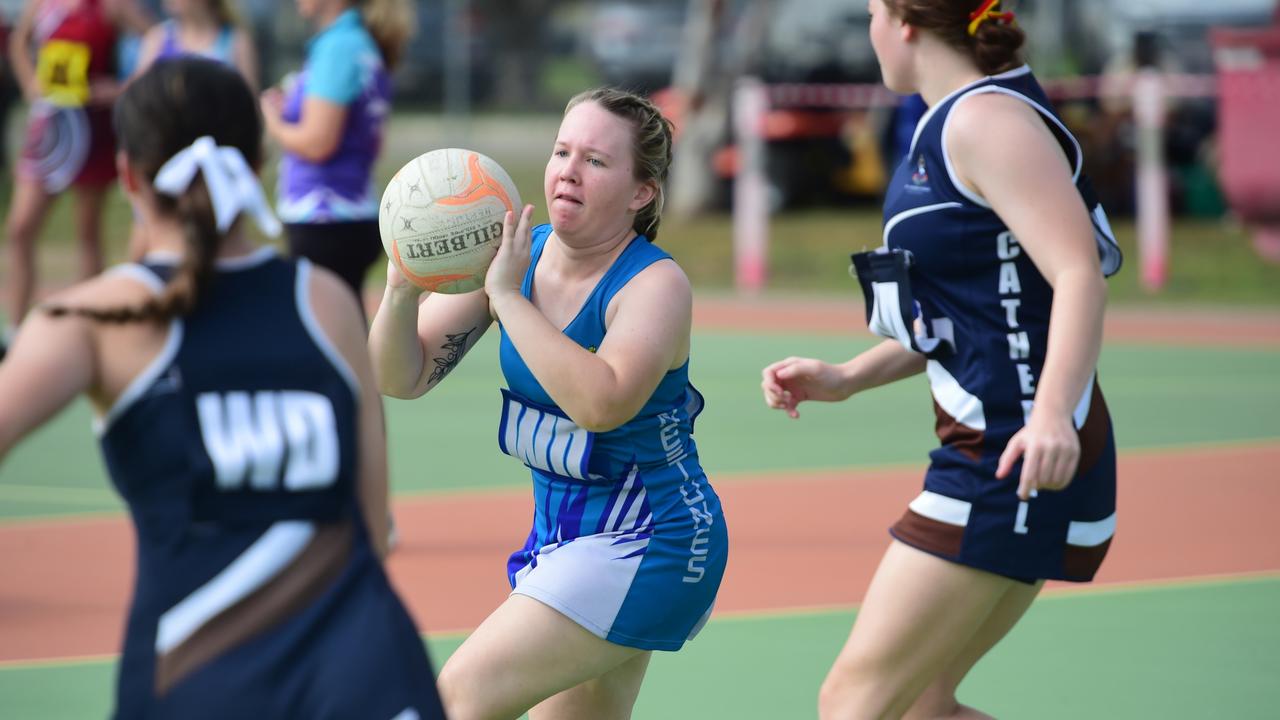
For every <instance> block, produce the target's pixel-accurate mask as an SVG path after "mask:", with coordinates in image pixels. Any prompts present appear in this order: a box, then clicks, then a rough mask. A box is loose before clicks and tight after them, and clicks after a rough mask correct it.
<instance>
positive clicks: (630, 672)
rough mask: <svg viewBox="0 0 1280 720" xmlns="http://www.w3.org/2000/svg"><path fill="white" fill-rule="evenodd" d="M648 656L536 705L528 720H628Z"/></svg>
mask: <svg viewBox="0 0 1280 720" xmlns="http://www.w3.org/2000/svg"><path fill="white" fill-rule="evenodd" d="M650 655H651V653H647V652H645V653H641V654H639V655H636V656H635V657H633V658H631V659H630V660H628V661H626V662H624V663H623V664H621V665H619V666H618V667H616V668H614V669H613V670H610V671H609V672H607V673H605V674H604V675H601V676H600V677H598V678H596V679H594V680H587V681H586V682H583V683H579V684H577V685H575V686H573V687H571V688H569V689H568V690H564V691H562V692H559V693H557V694H555V695H552V696H551V697H549V698H547V699H546V700H543V701H542V702H540V703H538V705H537V707H535V708H533V709H532V710H530V711H529V720H629V718H630V717H631V708H632V707H633V706H634V705H635V704H636V697H638V696H639V695H640V683H641V682H643V681H644V673H645V670H647V669H648V668H649V657H650Z"/></svg>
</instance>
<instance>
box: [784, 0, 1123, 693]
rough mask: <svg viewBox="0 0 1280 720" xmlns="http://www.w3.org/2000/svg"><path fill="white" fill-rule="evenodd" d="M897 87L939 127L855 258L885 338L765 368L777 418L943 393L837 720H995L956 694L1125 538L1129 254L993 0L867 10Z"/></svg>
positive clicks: (849, 661) (872, 596) (847, 655)
mask: <svg viewBox="0 0 1280 720" xmlns="http://www.w3.org/2000/svg"><path fill="white" fill-rule="evenodd" d="M870 8H871V15H872V17H871V40H872V44H873V45H874V47H875V50H876V55H877V57H878V58H879V60H880V66H881V70H882V71H883V73H884V79H885V84H886V85H888V86H889V88H890V89H891V90H894V91H896V92H901V93H915V92H918V93H920V94H921V95H922V96H923V97H924V99H925V101H926V102H927V103H928V104H929V110H928V112H927V113H926V114H925V115H924V117H923V118H922V119H921V120H920V123H919V125H918V126H917V128H916V132H915V137H914V139H913V141H912V146H911V152H910V153H909V155H908V156H907V158H906V159H905V160H904V162H903V164H902V166H901V167H900V168H899V169H898V171H897V173H896V174H895V175H894V177H893V180H892V181H891V185H890V187H889V189H888V195H887V198H886V207H885V220H886V222H885V231H884V246H883V247H882V248H880V249H879V250H878V251H875V252H871V253H863V254H859V255H856V256H854V267H855V269H856V270H857V273H858V278H859V281H860V282H861V284H862V285H863V292H864V294H865V295H866V297H867V304H868V313H867V317H868V323H869V325H870V327H871V329H872V330H873V331H874V332H875V333H877V334H879V335H883V336H885V337H888V338H891V339H890V340H888V341H886V342H883V343H881V344H880V345H878V346H877V347H875V348H872V349H871V350H868V351H866V352H864V353H862V354H861V355H858V356H857V357H855V358H853V359H852V360H849V361H848V362H845V363H843V364H840V365H832V364H828V363H825V362H820V361H818V360H812V359H802V358H789V359H787V360H783V361H781V362H778V363H775V364H773V365H770V366H769V367H767V368H765V370H764V380H763V383H762V384H763V388H764V396H765V401H766V402H767V403H768V405H769V406H770V407H774V408H778V409H780V410H783V411H785V412H787V413H788V414H789V415H790V416H791V417H797V416H798V413H797V406H798V405H799V404H800V403H801V402H803V401H805V400H822V401H839V400H845V399H847V398H849V397H850V396H851V395H853V394H855V393H858V392H862V391H864V390H868V389H870V388H873V387H877V386H880V385H884V384H886V383H890V382H893V381H896V380H901V379H903V378H906V377H910V376H913V375H917V374H919V373H921V372H925V373H927V374H928V378H929V385H930V388H931V390H932V394H933V400H934V406H935V410H936V414H937V430H938V435H939V438H940V440H941V443H942V445H941V447H939V448H938V449H937V450H935V451H933V452H932V453H931V460H932V462H931V464H930V466H929V470H928V472H927V473H926V475H925V488H924V492H923V493H921V495H920V496H919V497H917V498H916V499H915V500H914V501H913V502H912V503H911V504H910V507H909V509H908V510H907V512H906V514H905V515H904V516H903V517H902V519H901V520H899V521H898V522H897V524H895V525H894V526H893V529H892V535H893V537H894V540H893V541H892V543H891V545H890V547H889V549H888V551H887V552H886V554H885V556H884V559H883V561H882V562H881V564H880V567H879V569H878V570H877V571H876V574H875V577H874V579H873V580H872V582H871V586H870V588H869V589H868V590H867V594H866V599H865V601H864V603H863V605H862V609H861V610H860V611H859V613H858V618H857V622H856V623H855V625H854V628H853V632H852V633H851V635H850V637H849V641H848V643H847V644H846V645H845V648H844V650H843V651H842V652H841V654H840V656H839V658H838V659H837V660H836V662H835V666H834V667H833V668H832V669H831V672H830V674H829V675H828V677H827V680H826V682H825V683H824V685H823V687H822V692H821V695H820V698H819V706H820V710H821V715H822V717H824V718H863V717H867V718H872V717H875V718H879V717H902V716H904V715H905V716H909V717H917V718H926V717H928V718H938V717H965V718H974V717H986V716H985V715H982V714H981V713H979V712H978V711H976V710H973V709H972V708H968V707H965V706H962V705H960V704H959V703H958V702H957V701H956V694H955V693H956V688H957V686H959V684H960V681H961V680H963V679H964V677H965V675H966V674H967V673H968V672H969V669H970V668H971V667H973V665H974V663H976V662H977V661H978V660H979V659H980V658H981V657H982V656H983V655H984V654H985V653H986V652H987V651H988V650H990V649H991V647H992V646H994V645H995V644H996V643H997V642H998V641H999V640H1000V639H1001V638H1003V637H1004V635H1005V634H1006V633H1007V632H1008V631H1009V630H1010V629H1011V628H1012V627H1013V625H1014V624H1015V623H1016V622H1017V621H1018V619H1019V618H1020V617H1021V616H1022V614H1023V613H1024V612H1025V611H1026V609H1027V607H1028V606H1029V605H1030V604H1031V601H1032V599H1034V598H1035V596H1036V593H1037V592H1038V591H1039V590H1040V587H1041V585H1042V584H1043V581H1044V580H1045V579H1062V580H1074V581H1088V580H1091V579H1092V578H1093V575H1094V573H1095V572H1096V570H1097V568H1098V566H1099V564H1100V563H1101V561H1102V558H1103V555H1105V554H1106V551H1107V547H1108V545H1109V543H1110V539H1111V536H1112V534H1113V533H1114V530H1115V482H1116V475H1115V444H1114V441H1113V439H1112V434H1111V422H1110V418H1109V416H1108V414H1107V409H1106V404H1105V403H1104V401H1103V398H1102V393H1101V391H1100V390H1099V387H1098V382H1097V378H1096V372H1095V369H1094V368H1095V365H1096V363H1097V360H1098V353H1099V346H1100V344H1101V337H1102V314H1103V306H1104V304H1105V299H1106V286H1105V281H1104V276H1105V275H1110V274H1111V273H1113V272H1115V271H1116V270H1117V269H1118V268H1119V264H1120V254H1119V251H1118V249H1117V248H1116V246H1115V241H1114V239H1113V238H1112V236H1111V232H1110V229H1109V227H1108V225H1107V221H1106V216H1105V215H1104V214H1103V212H1102V210H1101V208H1100V207H1099V206H1098V204H1097V202H1096V200H1095V199H1094V197H1093V193H1092V191H1091V190H1090V188H1089V185H1088V183H1087V181H1086V180H1085V179H1084V178H1083V176H1082V175H1081V164H1082V158H1081V156H1080V146H1079V145H1078V144H1077V143H1076V141H1075V139H1074V138H1073V137H1072V136H1071V134H1070V133H1069V132H1067V130H1066V128H1065V127H1064V126H1063V124H1062V123H1061V122H1060V121H1059V120H1058V118H1057V117H1056V116H1055V115H1054V113H1053V111H1052V110H1051V109H1050V107H1049V102H1048V99H1047V98H1046V97H1045V94H1044V92H1043V91H1042V90H1041V89H1040V86H1039V85H1038V84H1037V83H1036V81H1035V79H1034V78H1033V77H1032V75H1031V71H1030V70H1029V69H1028V68H1027V67H1026V66H1025V65H1021V64H1020V62H1019V61H1018V60H1017V56H1018V50H1019V48H1020V46H1021V44H1022V41H1023V35H1022V32H1021V31H1020V30H1019V29H1018V28H1017V27H1016V26H1015V25H1014V24H1013V17H1012V13H1002V12H999V10H1000V8H999V3H998V2H997V1H996V0H986V1H984V2H979V1H978V0H871V3H870Z"/></svg>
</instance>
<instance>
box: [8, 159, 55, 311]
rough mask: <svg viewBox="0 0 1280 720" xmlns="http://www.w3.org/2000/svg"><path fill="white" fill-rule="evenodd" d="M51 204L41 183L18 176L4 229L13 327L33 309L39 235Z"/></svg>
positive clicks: (51, 197) (9, 302)
mask: <svg viewBox="0 0 1280 720" xmlns="http://www.w3.org/2000/svg"><path fill="white" fill-rule="evenodd" d="M51 204H53V196H51V195H49V193H47V192H45V191H44V188H43V187H42V186H41V185H40V184H39V183H38V182H35V181H32V180H28V179H26V178H22V177H17V178H15V181H14V186H13V202H12V204H11V205H10V207H9V219H8V221H7V222H6V223H5V232H6V234H7V235H8V236H9V248H8V253H7V254H8V256H9V263H8V265H9V277H8V280H7V282H6V283H5V284H6V285H7V286H8V288H9V291H8V293H7V295H8V297H7V298H6V300H7V301H8V308H7V310H8V313H9V317H8V321H9V323H10V324H11V325H14V326H16V325H18V324H19V323H21V322H22V318H24V317H25V316H26V314H27V311H28V310H29V309H31V297H32V295H33V294H34V292H35V286H36V256H35V246H36V238H37V237H39V235H40V227H41V226H42V225H43V224H44V218H45V214H46V213H48V211H49V206H50V205H51Z"/></svg>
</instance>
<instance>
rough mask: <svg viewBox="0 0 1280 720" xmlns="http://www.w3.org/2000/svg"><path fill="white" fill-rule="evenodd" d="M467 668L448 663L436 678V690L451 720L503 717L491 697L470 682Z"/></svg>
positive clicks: (493, 719) (484, 719)
mask: <svg viewBox="0 0 1280 720" xmlns="http://www.w3.org/2000/svg"><path fill="white" fill-rule="evenodd" d="M470 677H471V676H470V674H468V673H467V672H466V668H461V669H460V668H459V667H458V665H457V664H456V663H455V664H449V663H446V664H445V666H444V668H442V669H441V670H440V675H439V677H437V678H436V689H437V690H439V692H440V702H441V704H443V705H444V710H445V715H446V716H447V717H448V718H449V720H497V719H498V718H500V717H501V714H500V713H497V712H496V710H495V708H494V707H493V704H492V703H491V702H490V699H491V696H490V694H487V693H485V692H483V691H481V689H480V688H478V687H476V684H475V683H474V682H471V681H470V680H469V678H470Z"/></svg>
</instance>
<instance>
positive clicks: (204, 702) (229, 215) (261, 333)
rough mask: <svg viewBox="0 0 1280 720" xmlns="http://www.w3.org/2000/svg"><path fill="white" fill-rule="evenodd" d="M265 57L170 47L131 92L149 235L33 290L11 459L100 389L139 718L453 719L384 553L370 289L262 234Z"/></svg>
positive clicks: (133, 712) (122, 103) (8, 443)
mask: <svg viewBox="0 0 1280 720" xmlns="http://www.w3.org/2000/svg"><path fill="white" fill-rule="evenodd" d="M255 105H256V98H255V96H254V93H253V92H252V91H251V90H250V89H249V87H248V86H247V85H246V84H245V81H244V79H243V78H241V77H240V75H238V74H237V73H236V72H234V71H233V70H231V69H229V68H227V67H226V66H225V65H222V64H220V63H216V62H213V61H210V60H204V59H196V58H179V59H174V60H168V61H165V62H161V63H156V64H155V65H153V66H152V67H151V69H150V70H148V71H147V72H145V73H144V74H143V75H141V76H140V77H138V78H136V79H135V80H134V81H133V82H132V83H130V85H129V86H128V88H127V89H126V90H125V92H124V94H123V95H122V96H121V98H120V100H119V101H118V102H117V104H116V106H115V124H116V127H117V128H119V131H120V148H121V159H120V167H121V173H120V176H121V181H122V185H123V186H124V189H125V191H126V192H127V193H128V195H129V196H130V199H131V200H133V201H134V204H135V207H137V208H138V211H139V213H140V214H141V215H142V216H143V217H144V219H145V220H146V222H147V225H148V227H149V228H150V231H149V232H148V233H147V234H146V242H147V248H146V251H147V252H146V255H145V256H144V258H143V260H142V261H141V262H139V263H130V264H126V265H122V266H118V267H117V268H114V269H113V270H112V271H111V272H108V273H105V274H103V275H100V276H99V277H96V278H94V279H92V280H89V281H87V282H84V283H80V284H78V285H76V286H74V287H72V288H70V289H68V290H65V291H63V292H61V293H59V294H58V295H56V296H54V297H53V298H51V299H50V300H49V301H48V302H47V303H45V304H43V305H42V306H40V308H38V309H37V310H35V311H33V312H32V314H31V317H30V319H29V320H28V322H29V323H30V324H29V325H28V326H27V327H25V328H24V329H23V332H22V334H20V335H19V336H18V341H17V343H16V344H15V345H14V346H13V348H12V351H11V352H10V354H9V357H8V358H7V359H6V360H5V362H4V363H0V396H2V397H4V398H5V399H6V401H5V402H3V403H0V458H3V456H4V455H5V453H6V452H7V451H8V450H9V449H10V448H11V447H12V446H13V445H14V444H15V443H16V442H17V441H18V440H19V439H20V438H21V437H22V436H23V435H25V434H26V433H28V432H30V431H31V430H33V429H34V428H35V427H37V426H39V425H40V424H42V423H43V422H45V421H46V420H48V419H49V418H51V417H52V416H53V415H55V414H56V413H57V412H58V411H59V410H60V409H62V408H63V407H65V406H66V405H67V404H69V403H70V402H71V401H72V400H74V399H75V398H76V397H77V396H78V395H80V394H81V393H83V394H85V395H86V396H87V398H88V399H89V401H90V402H91V404H92V405H93V407H94V410H95V413H96V415H97V419H96V422H95V430H96V432H97V435H98V439H99V442H100V444H101V448H102V455H103V459H104V462H105V464H106V468H107V471H108V474H109V475H110V477H111V481H112V483H113V484H114V485H115V487H116V488H117V490H118V491H119V492H120V494H121V496H122V497H123V498H124V500H125V501H126V502H127V504H128V507H129V513H130V516H131V518H132V520H133V524H134V526H135V529H136V531H137V538H138V543H137V545H138V551H137V560H138V562H137V573H136V583H135V586H134V590H133V595H132V600H131V602H130V608H129V617H128V624H127V626H126V630H125V636H124V647H123V650H122V653H121V658H120V671H119V673H118V676H117V689H116V710H115V713H114V716H115V717H120V718H184V719H186V718H232V717H236V718H250V717H252V718H268V717H270V718H280V717H305V718H333V719H337V718H353V717H359V718H379V719H382V720H392V719H393V718H396V719H397V720H409V719H411V718H412V719H426V718H430V719H432V720H442V719H443V717H444V713H443V709H442V708H441V705H440V700H439V697H438V696H437V693H436V690H435V686H434V684H433V683H432V671H431V664H430V662H429V661H428V658H427V655H426V651H425V648H424V647H423V643H422V639H421V637H420V636H419V635H418V632H417V630H416V628H415V627H414V624H413V620H412V619H411V618H410V616H409V613H408V611H407V610H406V609H405V607H404V605H403V603H402V602H401V601H400V599H399V597H398V596H397V595H396V593H395V591H394V590H393V589H392V587H391V583H390V581H389V579H388V577H387V575H386V571H385V569H384V568H383V564H382V556H383V555H384V554H385V552H386V546H385V538H386V521H387V463H386V444H385V434H384V430H383V424H382V412H381V410H382V407H381V398H380V396H379V395H378V393H377V389H376V388H375V386H374V380H373V374H372V369H371V368H370V364H369V358H368V354H367V352H366V351H365V345H364V338H365V332H364V331H365V328H364V323H363V321H362V318H361V316H360V313H359V310H358V309H357V307H356V304H355V302H354V299H353V298H352V297H351V296H350V295H349V294H348V293H347V292H345V291H344V290H343V289H342V287H343V286H342V283H341V281H340V280H339V279H338V278H337V277H335V276H334V275H333V274H332V273H329V272H328V271H326V270H323V269H321V268H316V267H313V266H312V265H311V263H309V262H308V261H306V260H292V259H287V258H282V257H280V256H279V255H278V254H277V253H276V251H275V250H274V249H272V248H269V247H257V246H256V244H255V243H254V242H253V241H252V240H251V239H250V238H249V236H248V235H247V234H246V233H245V232H244V229H243V227H242V226H241V223H239V221H238V218H239V217H240V216H241V215H248V216H250V217H251V218H252V219H253V220H255V221H256V222H257V224H258V225H259V226H260V228H261V229H262V230H263V231H264V232H265V233H267V234H275V233H278V232H279V229H280V228H279V223H278V221H277V220H276V219H275V217H274V216H273V215H272V214H271V211H270V209H269V208H268V206H267V200H266V196H265V195H264V194H263V192H262V188H261V186H260V185H259V184H258V181H257V177H256V175H255V170H254V168H255V167H257V166H258V165H259V164H260V162H261V152H262V130H261V123H260V122H259V120H258V114H257V113H256V112H255V109H256V108H255Z"/></svg>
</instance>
